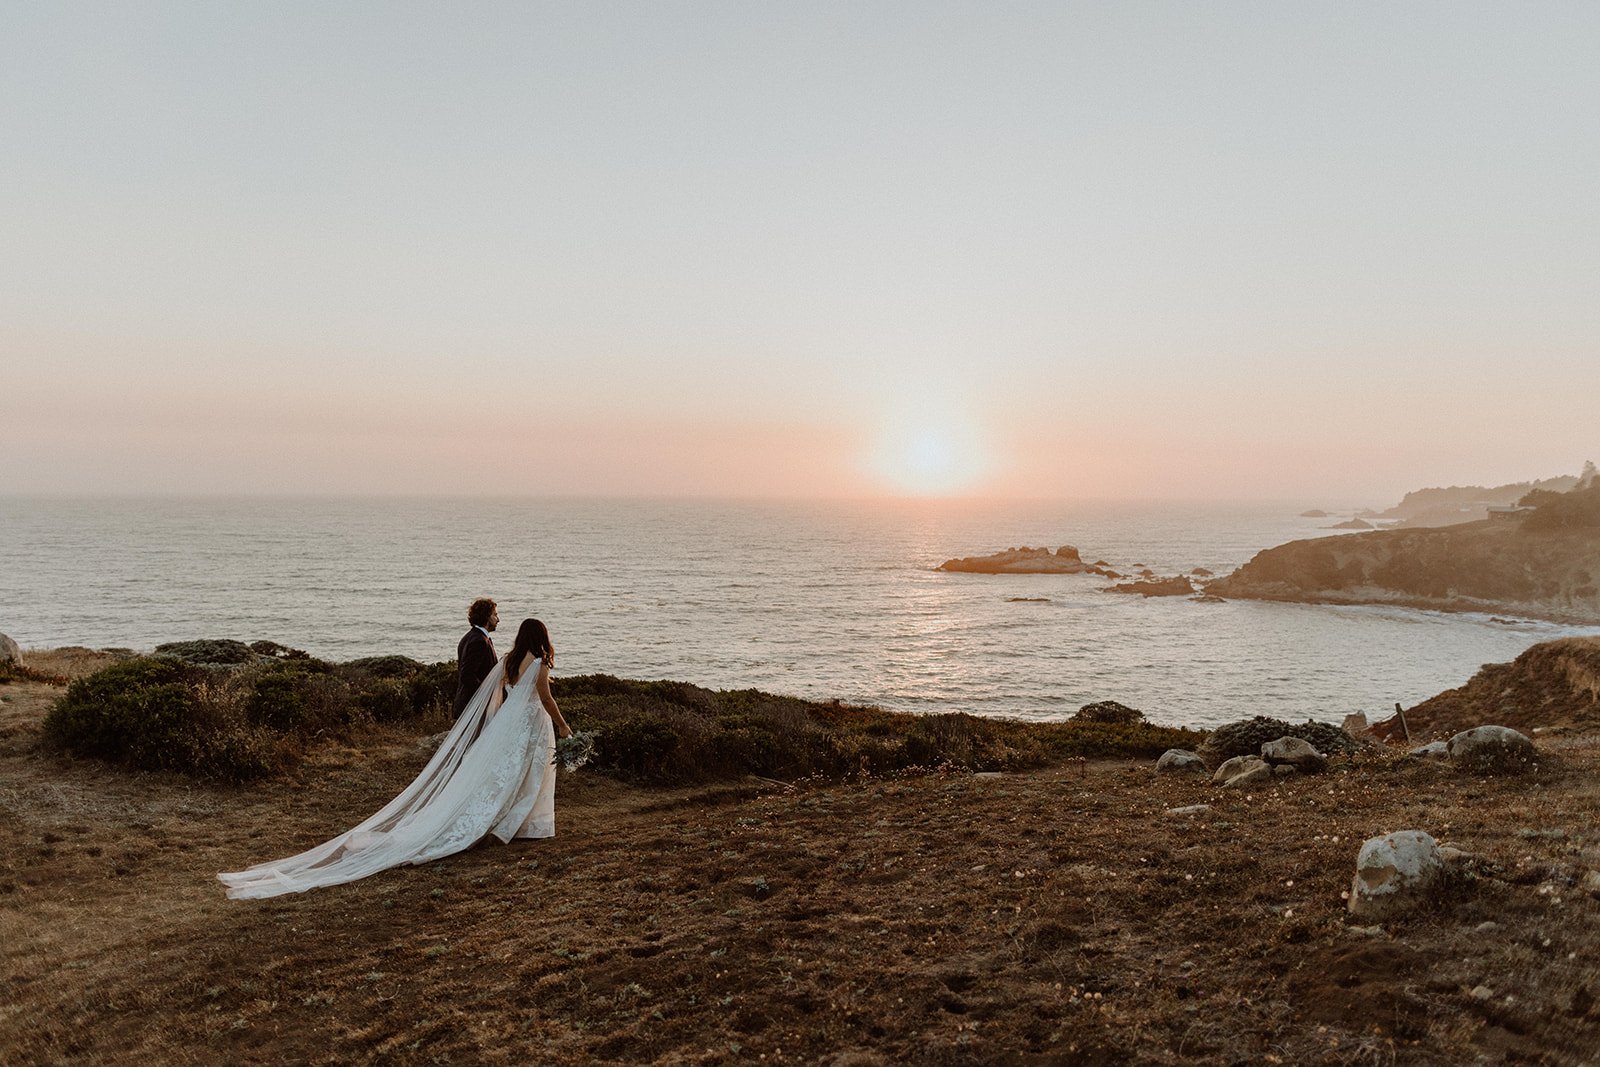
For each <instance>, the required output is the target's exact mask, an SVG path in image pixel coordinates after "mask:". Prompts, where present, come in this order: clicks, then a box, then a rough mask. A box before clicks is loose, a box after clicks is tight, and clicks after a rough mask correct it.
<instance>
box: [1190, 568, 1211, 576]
mask: <svg viewBox="0 0 1600 1067" xmlns="http://www.w3.org/2000/svg"><path fill="white" fill-rule="evenodd" d="M1189 573H1190V574H1192V575H1194V576H1195V577H1196V578H1209V577H1211V576H1212V575H1213V574H1216V573H1217V572H1216V571H1214V570H1211V569H1210V568H1207V567H1196V568H1195V569H1194V570H1192V571H1190V572H1189Z"/></svg>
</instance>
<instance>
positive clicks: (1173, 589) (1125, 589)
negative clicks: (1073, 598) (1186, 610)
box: [1105, 574, 1194, 596]
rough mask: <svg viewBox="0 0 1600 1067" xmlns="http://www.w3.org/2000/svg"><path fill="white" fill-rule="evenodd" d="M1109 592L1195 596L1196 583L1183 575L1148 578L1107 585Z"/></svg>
mask: <svg viewBox="0 0 1600 1067" xmlns="http://www.w3.org/2000/svg"><path fill="white" fill-rule="evenodd" d="M1105 591H1106V592H1108V593H1138V594H1139V595H1140V596H1193V595H1194V583H1193V582H1191V581H1189V579H1187V578H1185V577H1184V576H1183V575H1181V574H1180V575H1178V576H1177V577H1176V578H1148V577H1147V578H1146V579H1145V580H1144V581H1140V582H1121V583H1119V584H1117V585H1112V586H1107V587H1106V589H1105Z"/></svg>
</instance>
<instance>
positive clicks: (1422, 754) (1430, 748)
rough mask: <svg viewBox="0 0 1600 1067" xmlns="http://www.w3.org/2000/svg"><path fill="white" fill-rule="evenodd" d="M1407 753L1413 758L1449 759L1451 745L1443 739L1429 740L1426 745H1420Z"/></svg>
mask: <svg viewBox="0 0 1600 1067" xmlns="http://www.w3.org/2000/svg"><path fill="white" fill-rule="evenodd" d="M1406 755H1407V756H1410V757H1411V758H1412V759H1432V760H1448V759H1449V758H1450V746H1449V745H1448V744H1446V743H1445V742H1443V741H1429V742H1428V743H1427V744H1425V745H1418V746H1417V747H1416V748H1414V749H1412V750H1411V751H1410V752H1407V753H1406Z"/></svg>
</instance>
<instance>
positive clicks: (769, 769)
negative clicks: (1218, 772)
mask: <svg viewBox="0 0 1600 1067" xmlns="http://www.w3.org/2000/svg"><path fill="white" fill-rule="evenodd" d="M553 689H554V692H555V694H556V697H557V699H558V700H559V701H560V702H561V707H562V712H563V714H564V715H565V716H566V718H567V720H568V722H570V723H572V724H573V727H574V728H575V729H586V730H587V729H593V730H597V731H599V737H598V740H597V742H596V748H595V757H594V759H593V761H591V766H593V767H595V768H596V769H598V770H600V771H602V772H605V773H609V774H613V775H616V776H617V777H620V778H625V779H629V780H633V781H639V782H649V783H653V784H683V783H689V782H699V781H711V780H716V779H724V778H736V777H741V776H743V775H748V774H756V775H761V776H763V777H772V778H785V779H792V778H800V777H806V776H810V775H819V776H824V777H833V778H838V777H846V776H851V775H861V774H868V775H872V774H888V773H895V772H901V771H910V770H916V769H932V768H958V769H963V770H972V771H983V770H1021V769H1025V768H1028V767H1038V766H1043V765H1045V764H1048V763H1050V762H1051V761H1053V760H1055V759H1059V758H1061V757H1063V756H1092V757H1111V756H1134V757H1146V758H1153V757H1155V756H1158V755H1160V754H1161V753H1162V752H1164V751H1166V750H1167V749H1168V748H1176V747H1193V746H1194V745H1196V744H1198V743H1199V742H1200V740H1201V739H1203V738H1204V736H1205V735H1204V734H1203V733H1199V732H1196V731H1192V730H1177V729H1172V728H1168V727H1161V726H1154V725H1151V724H1149V723H1145V722H1137V723H1131V724H1128V723H1125V724H1104V723H1082V722H1065V723H1061V722H1022V721H1018V720H1013V719H990V718H983V717H980V716H976V715H967V714H963V713H959V712H955V713H949V714H943V715H912V714H907V713H903V712H891V711H884V710H882V709H881V708H875V707H852V706H848V705H844V704H839V703H837V702H830V703H818V702H813V701H806V700H800V699H797V698H793V697H781V696H775V695H773V694H770V693H762V692H759V691H757V690H729V691H713V690H708V689H702V688H700V687H698V686H694V685H689V684H687V683H683V682H629V681H626V680H623V679H619V678H612V677H610V676H607V675H586V676H578V677H574V678H562V679H557V680H556V681H555V683H554V686H553Z"/></svg>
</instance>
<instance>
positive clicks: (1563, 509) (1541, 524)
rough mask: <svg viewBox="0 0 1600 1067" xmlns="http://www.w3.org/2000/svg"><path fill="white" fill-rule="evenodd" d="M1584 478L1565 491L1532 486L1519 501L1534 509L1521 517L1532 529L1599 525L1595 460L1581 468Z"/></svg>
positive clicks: (1599, 484)
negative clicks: (1555, 491)
mask: <svg viewBox="0 0 1600 1067" xmlns="http://www.w3.org/2000/svg"><path fill="white" fill-rule="evenodd" d="M1584 474H1585V475H1586V476H1587V481H1586V482H1581V483H1579V484H1580V485H1582V486H1583V488H1580V489H1573V490H1571V491H1570V492H1566V493H1552V492H1551V491H1550V490H1548V489H1535V490H1534V491H1533V492H1531V493H1529V494H1528V495H1527V496H1525V497H1523V498H1522V500H1521V501H1520V503H1521V504H1522V505H1523V506H1524V507H1531V508H1533V509H1534V512H1533V514H1532V515H1529V516H1528V517H1527V518H1526V519H1524V520H1523V526H1524V528H1526V529H1531V530H1561V529H1575V528H1589V529H1593V528H1600V479H1596V478H1595V476H1594V464H1592V463H1591V464H1589V465H1587V466H1586V467H1585V468H1584Z"/></svg>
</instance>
